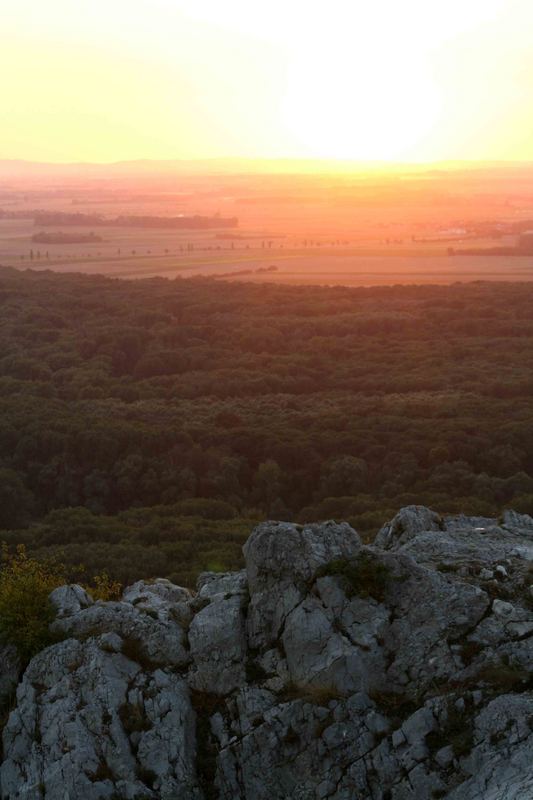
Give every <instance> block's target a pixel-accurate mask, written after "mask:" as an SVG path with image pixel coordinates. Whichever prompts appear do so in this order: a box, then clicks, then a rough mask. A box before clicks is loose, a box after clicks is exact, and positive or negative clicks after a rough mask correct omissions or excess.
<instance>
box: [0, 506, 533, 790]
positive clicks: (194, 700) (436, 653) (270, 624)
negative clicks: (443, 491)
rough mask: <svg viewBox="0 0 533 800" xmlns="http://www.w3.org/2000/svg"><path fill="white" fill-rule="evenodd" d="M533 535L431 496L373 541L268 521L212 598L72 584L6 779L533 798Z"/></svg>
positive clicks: (27, 683) (32, 783) (201, 593)
mask: <svg viewBox="0 0 533 800" xmlns="http://www.w3.org/2000/svg"><path fill="white" fill-rule="evenodd" d="M532 547H533V520H531V518H529V517H526V516H525V515H519V514H515V513H514V512H505V514H504V515H503V517H502V519H501V521H500V522H498V521H497V520H490V519H486V518H479V517H466V516H463V515H460V516H455V517H440V516H439V515H437V514H435V513H433V512H432V511H430V510H429V509H425V508H422V507H420V506H410V507H408V508H406V509H402V510H401V511H400V512H399V514H397V515H396V517H395V518H394V520H392V522H391V523H389V524H388V525H386V526H384V528H383V529H382V530H381V531H380V533H379V534H378V536H377V539H376V543H375V544H374V545H372V546H363V545H362V544H361V541H360V539H359V537H358V536H357V534H356V533H355V531H353V529H352V528H350V527H349V526H348V525H346V524H338V523H334V522H330V523H323V524H320V525H318V524H317V525H307V526H297V525H293V524H289V523H271V522H269V523H264V524H263V525H260V526H258V528H256V530H255V531H254V532H253V534H252V536H251V537H250V539H249V541H248V543H247V545H246V546H245V549H244V551H245V560H246V569H245V570H243V571H241V572H238V573H230V574H215V573H205V574H203V575H201V576H200V578H199V580H198V592H197V593H196V594H195V595H194V594H191V593H190V592H188V591H187V590H185V589H182V588H180V587H177V586H174V585H173V584H171V583H169V582H168V581H164V580H158V581H154V582H150V583H148V582H144V581H139V582H137V583H136V584H134V585H133V586H130V587H128V588H127V589H126V590H125V591H124V594H123V597H122V600H121V601H119V602H109V603H102V602H96V603H93V601H92V599H91V598H90V597H89V596H88V595H87V594H86V593H85V592H84V590H83V589H81V588H80V587H77V586H68V587H61V588H60V589H58V590H56V591H55V592H54V593H53V596H52V598H51V600H52V603H53V605H54V607H55V609H56V619H55V621H54V622H53V624H52V628H53V630H54V632H55V633H56V634H57V635H59V636H63V637H64V640H63V641H60V642H58V643H57V644H54V645H52V646H50V647H48V648H47V649H46V650H44V651H42V652H41V653H39V654H38V655H37V656H35V657H34V658H33V659H32V661H31V662H30V664H29V666H28V668H27V669H26V671H25V673H24V675H23V676H22V678H21V679H20V683H19V684H18V688H17V692H16V701H15V702H14V703H13V708H12V710H11V712H10V713H9V717H8V719H7V722H6V724H5V727H4V731H3V761H2V765H1V768H0V784H1V792H0V794H1V797H2V798H3V800H38V799H39V800H45V799H46V800H77V799H78V798H83V799H84V800H85V798H87V799H88V800H100V798H102V799H103V798H109V800H117V799H119V800H141V798H142V799H143V800H151V799H152V798H153V799H154V800H155V798H161V799H162V800H177V798H180V800H211V799H212V798H218V800H239V799H242V800H289V798H291V800H292V798H296V800H426V799H427V800H431V798H436V797H443V798H449V800H529V798H533V758H532V755H533V733H532V728H533V691H532V689H531V677H532V664H533V635H532V634H533V609H532V607H531V597H532V595H531V588H530V587H531V584H532V582H533V581H532V572H531V561H530V560H529V554H530V552H531V548H532ZM4 656H5V657H4V660H3V661H2V653H1V652H0V663H3V664H4V673H5V674H4V679H5V685H6V686H13V685H15V683H16V682H17V681H18V679H19V675H18V665H17V664H15V665H13V664H12V663H11V661H10V659H12V657H13V656H14V653H13V650H12V649H11V650H9V649H5V651H4ZM1 688H2V684H1V683H0V690H1ZM6 691H7V690H6Z"/></svg>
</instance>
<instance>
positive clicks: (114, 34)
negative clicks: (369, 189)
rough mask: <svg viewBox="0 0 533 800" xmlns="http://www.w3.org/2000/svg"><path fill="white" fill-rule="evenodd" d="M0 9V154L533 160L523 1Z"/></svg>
mask: <svg viewBox="0 0 533 800" xmlns="http://www.w3.org/2000/svg"><path fill="white" fill-rule="evenodd" d="M0 10H1V20H2V23H1V24H2V41H1V47H0V70H1V75H2V80H1V88H0V99H1V104H0V123H1V124H0V158H24V159H30V160H43V161H80V160H85V161H104V162H105V161H116V160H127V159H137V158H151V159H172V158H178V159H179V158H184V159H189V158H212V157H228V156H238V157H246V158H262V157H264V158H296V157H301V158H315V157H317V158H338V159H354V160H358V161H361V160H363V161H366V160H392V161H403V160H406V161H432V160H451V159H476V160H489V159H490V160H500V159H506V160H507V159H513V160H521V159H533V135H532V131H533V111H532V110H531V108H532V103H531V98H532V94H533V48H532V47H531V32H532V31H533V2H531V0H446V1H445V2H444V0H442V2H441V1H440V0H439V2H437V1H436V0H402V1H401V2H399V0H372V2H369V0H329V2H328V3H318V2H312V1H311V2H310V1H309V0H301V1H300V0H270V2H268V3H266V2H257V1H256V0H225V1H224V2H221V0H75V1H74V0H48V1H47V2H43V0H17V2H16V3H15V2H11V0H9V2H8V0H0Z"/></svg>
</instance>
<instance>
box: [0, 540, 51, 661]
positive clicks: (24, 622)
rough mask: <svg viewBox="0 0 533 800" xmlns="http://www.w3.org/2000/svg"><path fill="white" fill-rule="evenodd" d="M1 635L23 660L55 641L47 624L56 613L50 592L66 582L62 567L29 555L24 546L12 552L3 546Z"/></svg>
mask: <svg viewBox="0 0 533 800" xmlns="http://www.w3.org/2000/svg"><path fill="white" fill-rule="evenodd" d="M2 561H3V565H2V570H1V572H0V637H1V638H2V639H3V640H4V641H7V642H11V643H12V644H14V645H16V647H17V650H18V651H19V653H20V655H21V657H22V658H23V659H28V658H31V656H32V655H34V654H35V653H36V652H38V651H39V650H42V648H43V647H46V646H47V645H48V644H50V643H51V642H52V641H53V637H52V636H51V634H50V632H49V630H48V626H49V624H50V622H51V620H52V619H53V616H54V613H53V609H52V606H51V604H50V602H49V600H48V596H49V594H50V592H51V591H52V590H53V589H55V588H56V587H57V586H60V585H61V584H62V583H64V582H65V580H64V576H63V574H62V569H61V567H60V566H58V565H55V564H52V563H50V564H46V563H43V562H40V561H37V560H36V559H34V558H30V557H29V556H28V555H27V553H26V549H25V547H24V545H19V546H18V547H17V550H16V553H15V554H14V555H13V554H10V553H9V551H8V548H7V546H6V545H2Z"/></svg>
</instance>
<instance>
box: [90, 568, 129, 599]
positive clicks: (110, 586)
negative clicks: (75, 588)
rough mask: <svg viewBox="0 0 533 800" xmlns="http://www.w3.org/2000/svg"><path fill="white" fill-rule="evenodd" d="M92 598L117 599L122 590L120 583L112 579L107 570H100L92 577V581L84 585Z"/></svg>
mask: <svg viewBox="0 0 533 800" xmlns="http://www.w3.org/2000/svg"><path fill="white" fill-rule="evenodd" d="M85 588H86V589H87V591H88V592H89V594H90V595H91V597H92V598H93V600H106V601H107V600H118V599H119V598H120V594H121V591H122V584H121V583H119V581H113V580H111V578H110V577H109V575H108V574H107V572H105V571H104V572H101V573H100V574H99V575H95V576H94V577H93V580H92V583H91V584H90V585H89V586H86V587H85Z"/></svg>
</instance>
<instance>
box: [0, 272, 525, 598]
mask: <svg viewBox="0 0 533 800" xmlns="http://www.w3.org/2000/svg"><path fill="white" fill-rule="evenodd" d="M532 308H533V284H526V283H524V284H511V283H509V284H504V283H497V284H496V283H493V284H491V283H471V284H455V285H452V286H447V287H439V286H393V287H374V288H358V289H350V288H344V287H334V288H325V287H301V286H298V287H286V286H276V285H274V284H263V285H252V284H246V283H241V284H239V283H226V282H222V281H216V280H214V279H207V278H193V279H176V280H167V279H163V278H157V279H151V280H139V281H120V280H112V279H109V278H104V277H100V276H82V275H59V274H55V273H52V272H32V271H26V272H18V271H16V270H12V269H8V268H2V269H0V344H1V347H0V408H1V414H0V529H2V530H1V531H0V539H2V540H4V541H7V542H8V543H9V544H15V543H20V542H23V543H25V544H26V545H27V547H28V549H29V550H30V551H31V552H33V553H36V554H38V555H39V556H41V557H42V556H49V555H56V556H57V557H58V558H59V559H60V560H62V561H63V562H64V563H66V564H67V565H68V566H69V568H70V569H71V570H72V574H73V575H77V574H78V573H80V572H81V570H82V566H81V565H84V567H85V570H86V571H87V572H88V573H89V574H91V572H92V571H100V570H102V569H108V570H109V572H110V573H111V575H112V576H113V577H117V578H118V579H119V580H122V581H131V580H133V579H135V578H138V577H141V576H142V577H146V576H150V575H167V576H170V577H172V578H173V579H174V580H177V581H179V582H185V583H189V584H191V583H192V582H193V580H194V576H195V575H196V574H197V572H198V571H200V570H201V569H206V568H212V569H222V568H227V567H231V568H235V567H237V566H238V565H239V564H240V563H241V555H240V547H241V545H242V542H243V541H244V540H245V539H246V537H247V535H248V534H249V532H250V530H251V528H252V526H253V525H254V524H255V522H256V521H257V520H259V519H264V518H265V517H274V518H283V519H294V520H297V521H300V522H303V521H308V520H318V519H324V518H337V519H348V520H349V521H351V522H352V524H354V525H355V527H356V528H357V529H358V530H359V531H360V532H361V533H363V534H364V535H368V536H370V535H371V534H373V532H374V531H375V530H376V529H377V528H378V527H379V525H380V524H381V523H382V522H383V521H384V520H386V519H387V518H389V517H390V516H392V515H393V514H394V513H395V511H396V510H397V509H398V508H399V507H400V506H401V505H405V504H406V503H410V502H421V503H425V504H427V505H431V506H433V507H434V508H436V509H437V510H440V511H443V512H446V511H452V512H453V511H459V510H466V511H469V512H471V513H474V512H479V513H498V512H499V511H500V510H501V509H502V508H504V507H506V506H513V507H515V508H517V509H519V510H522V511H526V512H528V513H532V512H533V358H532V353H533V313H532Z"/></svg>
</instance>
